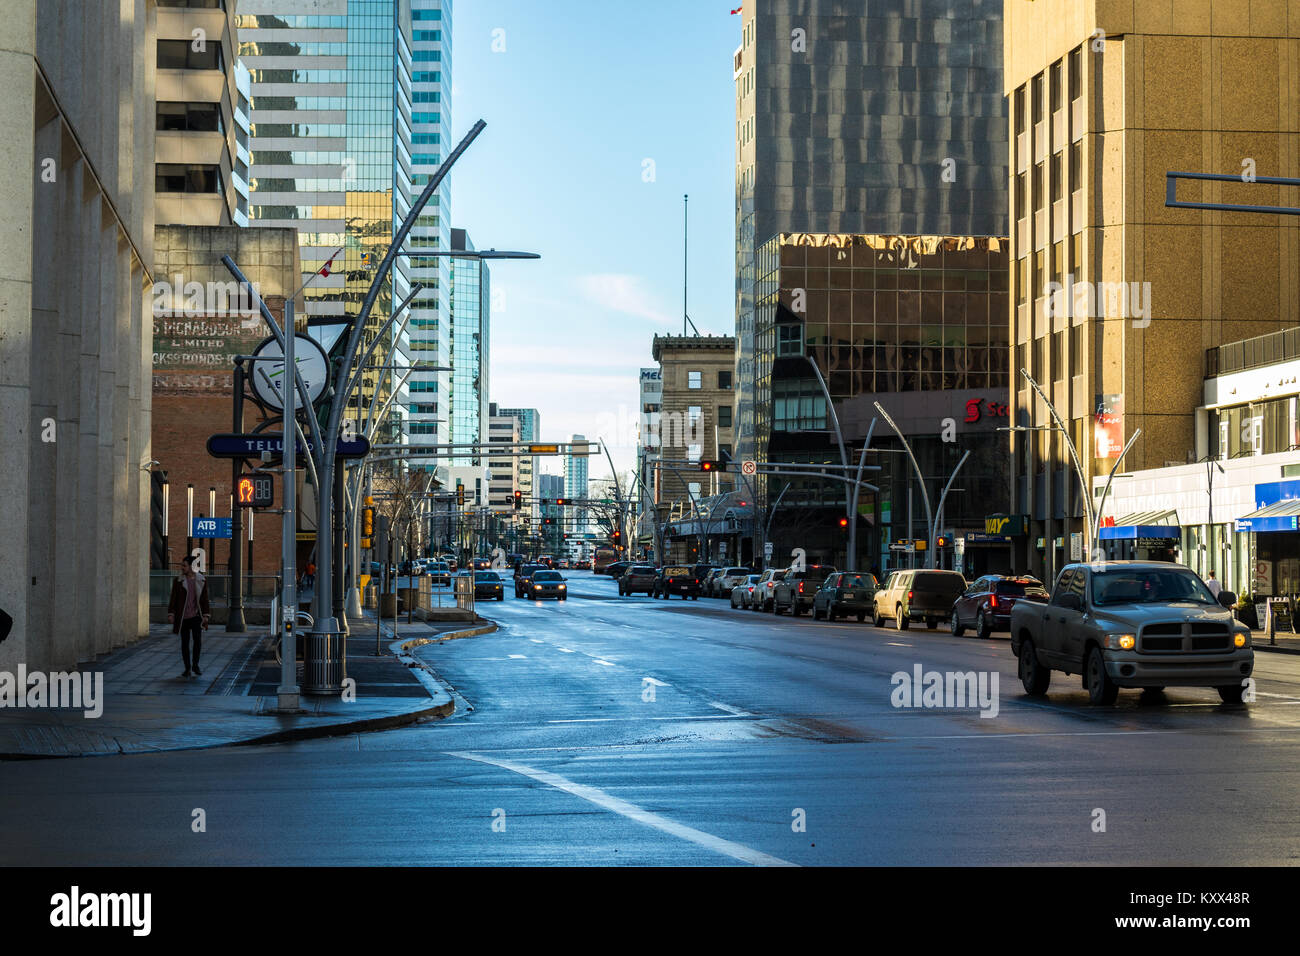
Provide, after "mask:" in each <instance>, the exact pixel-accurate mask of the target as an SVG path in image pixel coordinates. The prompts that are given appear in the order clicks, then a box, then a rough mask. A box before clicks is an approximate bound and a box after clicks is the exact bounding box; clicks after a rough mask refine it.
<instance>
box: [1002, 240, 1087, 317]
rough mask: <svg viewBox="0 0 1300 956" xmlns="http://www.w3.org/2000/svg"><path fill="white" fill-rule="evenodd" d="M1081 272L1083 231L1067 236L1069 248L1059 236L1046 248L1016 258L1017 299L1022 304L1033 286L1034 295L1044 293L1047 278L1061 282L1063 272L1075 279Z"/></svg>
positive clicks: (1077, 278)
mask: <svg viewBox="0 0 1300 956" xmlns="http://www.w3.org/2000/svg"><path fill="white" fill-rule="evenodd" d="M1067 251H1068V253H1069V257H1068V258H1067V257H1066V253H1067ZM1031 270H1032V271H1031ZM1082 274H1083V233H1081V232H1076V233H1075V234H1074V235H1072V236H1071V237H1070V244H1069V247H1068V249H1067V247H1066V244H1065V240H1061V241H1060V242H1057V243H1055V244H1053V245H1052V246H1051V247H1050V248H1049V249H1039V250H1037V251H1036V252H1035V253H1034V255H1033V257H1032V258H1031V257H1029V256H1023V257H1021V258H1020V259H1018V260H1016V301H1017V302H1019V303H1021V304H1023V303H1025V302H1028V301H1029V290H1030V289H1033V290H1034V298H1039V297H1040V296H1044V295H1046V294H1047V284H1048V282H1051V281H1054V282H1057V283H1059V284H1061V285H1062V286H1064V284H1065V279H1066V276H1074V279H1075V281H1076V282H1077V281H1080V279H1081V277H1082Z"/></svg>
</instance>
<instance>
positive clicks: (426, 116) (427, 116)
mask: <svg viewBox="0 0 1300 956" xmlns="http://www.w3.org/2000/svg"><path fill="white" fill-rule="evenodd" d="M440 121H441V117H440V116H439V114H437V113H412V114H411V122H412V123H438V122H440Z"/></svg>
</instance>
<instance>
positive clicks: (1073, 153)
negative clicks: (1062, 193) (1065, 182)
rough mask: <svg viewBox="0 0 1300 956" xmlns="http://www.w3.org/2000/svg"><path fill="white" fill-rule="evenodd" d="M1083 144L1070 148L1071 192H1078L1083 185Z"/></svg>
mask: <svg viewBox="0 0 1300 956" xmlns="http://www.w3.org/2000/svg"><path fill="white" fill-rule="evenodd" d="M1082 176H1083V143H1074V144H1073V145H1071V146H1070V192H1071V193H1074V192H1078V190H1079V187H1080V186H1082V185H1083V182H1082Z"/></svg>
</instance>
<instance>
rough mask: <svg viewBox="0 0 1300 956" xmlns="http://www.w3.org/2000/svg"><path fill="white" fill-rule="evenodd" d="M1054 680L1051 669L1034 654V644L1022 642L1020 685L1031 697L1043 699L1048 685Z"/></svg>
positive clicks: (1027, 641)
mask: <svg viewBox="0 0 1300 956" xmlns="http://www.w3.org/2000/svg"><path fill="white" fill-rule="evenodd" d="M1051 680H1052V671H1051V668H1048V667H1044V666H1043V665H1042V664H1040V663H1039V661H1038V655H1037V654H1035V653H1034V642H1033V641H1030V640H1022V641H1021V642H1020V683H1021V684H1023V685H1024V687H1025V693H1026V694H1028V695H1029V696H1030V697H1042V696H1043V695H1044V694H1046V693H1047V685H1048V684H1049V683H1050V682H1051Z"/></svg>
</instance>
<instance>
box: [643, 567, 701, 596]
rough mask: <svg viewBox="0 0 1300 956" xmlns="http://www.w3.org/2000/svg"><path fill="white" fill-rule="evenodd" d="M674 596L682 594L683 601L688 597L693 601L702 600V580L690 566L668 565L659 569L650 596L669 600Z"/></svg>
mask: <svg viewBox="0 0 1300 956" xmlns="http://www.w3.org/2000/svg"><path fill="white" fill-rule="evenodd" d="M674 594H680V595H681V596H682V599H683V600H685V599H686V598H688V597H689V598H690V599H691V600H692V601H698V600H699V599H700V579H699V577H698V576H697V575H696V574H695V571H694V569H693V568H691V567H690V566H689V565H685V564H666V565H664V566H663V567H662V568H660V569H659V575H658V577H656V578H655V583H654V589H653V590H652V591H651V592H650V596H651V597H656V598H657V597H661V598H665V599H667V598H670V597H672V596H673V595H674Z"/></svg>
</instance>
